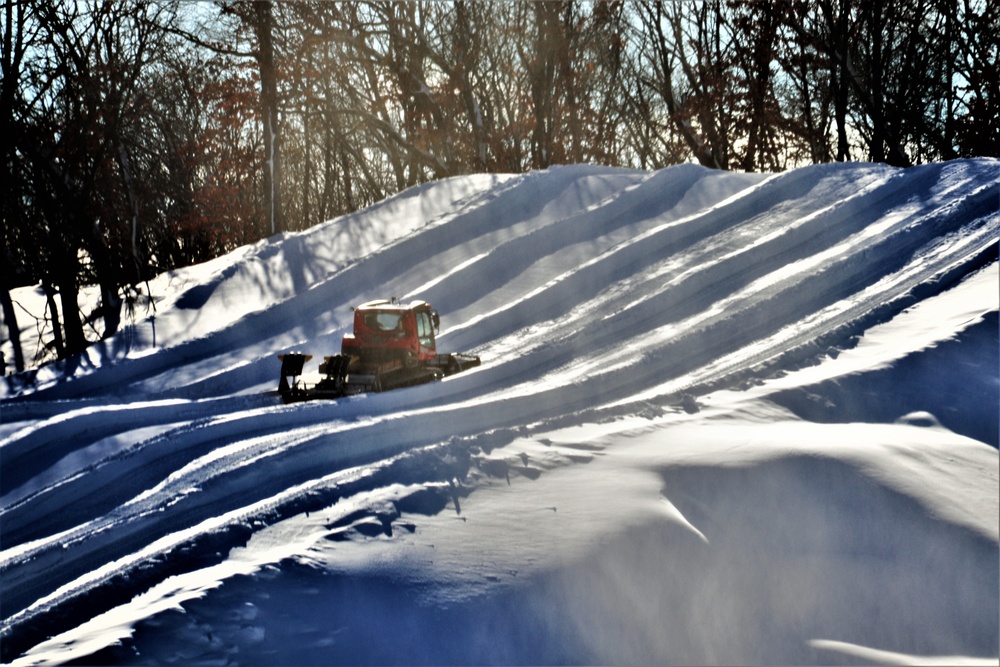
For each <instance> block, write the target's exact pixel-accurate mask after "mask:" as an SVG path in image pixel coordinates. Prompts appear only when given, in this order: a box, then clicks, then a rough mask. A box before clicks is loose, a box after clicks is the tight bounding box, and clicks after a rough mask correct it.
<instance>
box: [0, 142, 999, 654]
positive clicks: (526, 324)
mask: <svg viewBox="0 0 1000 667" xmlns="http://www.w3.org/2000/svg"><path fill="white" fill-rule="evenodd" d="M998 232H1000V162H998V161H996V160H976V161H957V162H951V163H942V164H932V165H926V166H921V167H915V168H911V169H907V170H898V169H893V168H889V167H886V166H884V165H869V164H838V165H823V166H815V167H808V168H803V169H798V170H795V171H791V172H787V173H783V174H778V175H750V174H731V173H719V172H713V171H708V170H705V169H702V168H700V167H696V166H693V165H682V166H677V167H672V168H669V169H665V170H662V171H658V172H653V173H648V172H638V171H626V170H616V169H608V168H600V167H587V166H573V167H560V168H553V169H550V170H547V171H544V172H535V173H530V174H525V175H516V176H515V175H506V176H477V177H463V178H456V179H450V180H446V181H440V182H436V183H432V184H427V185H424V186H420V187H419V188H415V189H413V190H409V191H407V192H404V193H402V194H400V195H398V196H396V197H393V198H391V199H389V200H387V201H385V202H382V203H381V204H378V205H376V206H373V207H371V208H369V209H367V210H365V211H361V212H359V213H356V214H353V215H351V216H347V217H345V218H342V219H338V220H334V221H331V222H329V223H326V224H324V225H320V226H318V227H316V228H313V229H311V230H309V231H307V232H303V233H299V234H288V235H284V236H281V237H276V238H273V239H270V240H269V241H266V242H262V243H260V244H257V245H255V246H251V247H248V248H244V249H241V250H240V251H238V252H236V253H233V254H232V255H230V256H227V257H223V258H220V259H218V260H215V261H213V262H210V263H208V264H206V265H203V266H201V267H192V268H191V269H187V270H184V271H178V272H175V273H174V274H171V275H165V276H161V277H160V278H158V279H157V280H155V281H152V283H151V285H150V293H151V294H152V296H153V297H154V299H156V300H157V305H156V310H155V312H153V311H149V312H148V313H147V314H146V316H145V317H144V318H142V319H138V320H137V321H135V322H133V323H131V324H130V325H129V326H128V327H127V328H126V329H125V330H123V331H122V332H120V333H119V334H118V335H117V336H115V337H113V338H111V339H109V340H107V341H105V342H104V343H102V344H100V345H96V346H94V347H93V348H92V349H91V350H90V351H89V352H88V353H87V355H85V356H84V357H82V358H80V359H77V360H74V361H73V362H71V363H65V364H62V365H59V366H50V367H44V368H41V369H38V370H37V371H33V372H31V373H28V374H22V375H21V376H15V377H8V378H6V383H5V384H3V385H0V392H2V397H3V403H2V404H0V410H2V425H0V437H2V438H3V440H2V441H0V464H2V465H0V530H2V533H0V538H2V552H0V586H2V603H0V604H2V608H0V616H2V625H0V641H2V645H0V651H2V658H3V660H4V661H5V662H13V663H14V664H53V663H56V664H58V663H64V662H66V661H67V660H71V659H82V660H83V662H85V663H86V662H96V663H101V664H107V663H143V664H148V663H150V662H152V663H164V662H166V663H171V664H173V663H176V662H182V663H205V662H211V663H213V664H219V663H223V664H225V663H227V662H244V663H254V664H291V663H294V664H332V663H353V664H362V663H389V662H406V663H436V664H441V663H465V664H468V663H550V662H575V663H616V664H618V663H643V664H648V663H685V664H719V663H764V664H767V663H779V662H781V663H796V664H807V663H850V664H853V663H855V662H858V661H861V662H866V663H887V664H893V663H914V662H942V663H954V662H960V661H961V662H972V663H977V662H984V663H990V664H996V663H997V661H998V655H1000V650H998V630H997V626H998V623H997V619H998V617H1000V610H998V595H1000V581H998V542H1000V536H998V532H1000V529H998V523H1000V508H998V505H1000V491H998V488H1000V487H998V484H1000V481H998V476H1000V475H998V455H997V449H996V446H997V440H998V436H997V430H998V424H997V422H998V417H997V405H998V402H1000V386H998V385H1000V382H998V368H1000V362H998V336H997V326H998V325H997V314H998V310H1000V303H998V301H1000V296H998V258H997V255H998V237H1000V233H998ZM387 296H398V297H399V298H400V299H402V300H410V299H414V298H421V299H425V300H427V301H430V302H431V303H432V304H433V305H434V306H435V307H436V308H437V309H438V310H439V311H440V312H441V317H442V330H441V334H440V336H439V339H438V346H439V349H442V350H446V351H469V352H475V353H476V354H479V355H480V356H481V357H482V358H483V360H484V363H483V365H482V366H481V367H479V368H477V369H473V370H471V371H468V372H466V373H462V374H459V375H457V376H453V377H451V378H448V379H446V380H444V381H442V382H440V383H434V384H431V385H424V386H421V387H415V388H411V389H406V390H399V391H396V392H390V393H385V394H374V395H368V396H359V397H353V398H350V399H345V400H341V401H336V402H316V403H309V404H300V405H293V406H284V405H281V404H280V401H278V400H277V399H276V397H275V395H274V392H273V390H274V387H275V383H276V381H277V378H276V375H277V371H278V368H279V365H278V361H277V360H276V359H275V355H276V354H277V353H279V352H282V351H285V350H289V349H303V350H307V351H310V352H312V353H314V354H315V355H317V356H318V355H321V354H329V353H334V352H337V351H339V341H340V338H341V336H342V335H343V334H344V333H345V332H346V331H348V330H349V327H350V325H351V310H350V307H351V305H357V304H358V303H361V302H363V301H366V300H369V299H372V298H383V297H387ZM15 298H18V299H21V300H22V301H24V302H28V301H30V299H31V298H32V294H31V293H30V290H29V291H25V292H24V293H22V294H20V295H16V297H15ZM178 610H181V611H183V613H178Z"/></svg>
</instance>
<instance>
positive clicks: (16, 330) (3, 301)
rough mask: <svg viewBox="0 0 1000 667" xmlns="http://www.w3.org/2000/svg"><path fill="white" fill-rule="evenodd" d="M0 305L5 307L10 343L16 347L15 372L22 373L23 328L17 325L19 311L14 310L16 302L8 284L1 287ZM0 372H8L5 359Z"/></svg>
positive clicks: (4, 373)
mask: <svg viewBox="0 0 1000 667" xmlns="http://www.w3.org/2000/svg"><path fill="white" fill-rule="evenodd" d="M0 306H2V307H3V322H4V324H5V325H6V326H7V336H8V337H9V338H10V344H11V346H12V347H13V348H14V372H15V373H20V372H21V371H23V370H24V351H23V350H22V349H21V329H20V327H18V326H17V312H15V310H14V302H13V301H12V300H11V298H10V290H9V289H8V288H7V286H6V285H4V286H3V287H0ZM0 373H2V374H3V375H6V374H7V363H6V360H5V361H4V365H3V368H0Z"/></svg>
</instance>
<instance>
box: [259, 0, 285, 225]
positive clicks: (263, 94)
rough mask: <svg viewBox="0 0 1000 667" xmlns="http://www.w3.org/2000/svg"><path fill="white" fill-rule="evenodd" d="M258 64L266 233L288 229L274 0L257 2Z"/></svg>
mask: <svg viewBox="0 0 1000 667" xmlns="http://www.w3.org/2000/svg"><path fill="white" fill-rule="evenodd" d="M254 10H255V12H256V15H255V19H256V21H255V26H254V27H255V29H256V33H257V48H258V51H257V65H258V67H259V68H260V106H261V120H262V123H263V127H264V179H263V180H264V219H265V228H266V230H267V231H266V232H265V233H266V234H269V235H274V234H277V233H279V232H283V231H284V230H285V226H284V223H283V221H282V219H281V160H280V148H279V147H280V143H281V142H280V135H279V122H278V82H277V72H276V70H275V65H274V41H273V39H272V30H273V18H272V3H271V0H262V1H260V2H256V3H254Z"/></svg>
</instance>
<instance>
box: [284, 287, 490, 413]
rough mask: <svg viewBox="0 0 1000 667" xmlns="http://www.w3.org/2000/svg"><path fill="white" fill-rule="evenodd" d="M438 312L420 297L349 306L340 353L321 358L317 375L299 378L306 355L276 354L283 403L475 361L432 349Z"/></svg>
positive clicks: (390, 385)
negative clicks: (350, 319) (350, 326)
mask: <svg viewBox="0 0 1000 667" xmlns="http://www.w3.org/2000/svg"><path fill="white" fill-rule="evenodd" d="M439 328H440V318H439V317H438V314H437V312H436V311H435V310H433V309H432V308H431V305H430V304H429V303H427V302H426V301H414V302H412V303H410V304H407V305H402V304H398V303H396V300H395V299H393V300H392V301H385V300H382V301H369V302H368V303H365V304H362V305H361V306H358V307H357V308H355V309H354V333H349V334H344V338H343V341H342V342H341V347H340V354H336V355H333V356H327V357H324V358H323V363H321V364H320V365H319V373H320V379H319V380H318V381H316V382H313V383H312V384H310V383H308V382H306V381H305V380H304V379H303V374H302V369H303V367H304V366H305V362H307V361H309V360H310V359H312V355H309V354H302V353H300V352H289V353H286V354H279V355H278V358H279V359H281V377H280V379H279V380H278V393H279V394H280V395H281V398H282V399H283V400H284V401H285V403H292V402H295V401H309V400H312V399H317V398H340V397H342V396H348V395H351V394H360V393H363V392H376V391H388V390H390V389H398V388H400V387H411V386H413V385H418V384H423V383H425V382H430V381H432V380H440V379H441V378H443V377H445V376H446V375H453V374H455V373H459V372H461V371H464V370H466V369H468V368H472V367H474V366H478V365H479V357H477V356H474V355H471V354H461V353H452V354H438V352H437V344H436V342H435V340H434V333H435V331H437V330H438V329H439Z"/></svg>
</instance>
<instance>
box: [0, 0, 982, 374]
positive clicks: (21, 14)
mask: <svg viewBox="0 0 1000 667" xmlns="http://www.w3.org/2000/svg"><path fill="white" fill-rule="evenodd" d="M0 21H2V34H3V44H2V63H0V64H2V76H3V79H2V82H0V141H2V142H3V163H4V170H5V171H4V181H3V182H4V187H3V200H2V204H0V206H2V215H3V235H4V252H5V256H4V261H3V267H4V268H3V285H2V289H0V302H2V306H3V319H4V323H5V325H6V330H7V331H6V335H7V338H8V339H9V340H10V341H12V342H13V343H15V344H14V353H15V354H14V356H15V359H14V360H12V361H13V366H14V367H15V368H16V369H17V370H22V369H24V368H25V367H27V366H31V365H34V364H37V363H39V362H41V361H45V360H47V359H55V358H65V357H68V356H71V355H74V354H76V353H78V352H80V351H81V350H82V349H84V347H85V346H86V345H88V344H89V343H90V342H91V341H93V340H96V339H98V338H101V337H106V336H109V335H111V334H113V333H114V332H116V331H117V330H118V329H119V328H120V327H121V326H123V324H122V323H123V318H125V319H127V318H129V317H131V316H133V314H134V311H135V309H136V308H153V307H155V306H154V301H153V299H152V295H150V294H148V288H147V287H146V286H145V285H146V281H147V280H148V279H149V278H151V277H152V276H154V275H156V274H158V273H161V272H163V271H167V270H171V269H175V268H178V267H183V266H186V265H190V264H193V263H197V262H201V261H205V260H207V259H211V258H213V257H216V256H219V255H221V254H224V253H226V252H228V251H231V250H233V249H234V248H236V247H239V246H241V245H244V244H247V243H251V242H254V241H257V240H260V239H263V238H266V237H268V236H271V235H273V234H276V233H280V232H285V231H291V230H298V229H303V228H306V227H308V226H310V225H313V224H316V223H318V222H320V221H323V220H326V219H329V218H331V217H334V216H336V215H339V214H342V213H346V212H349V211H353V210H356V209H358V208H360V207H363V206H366V205H368V204H371V203H373V202H376V201H378V200H380V199H382V198H384V197H386V196H387V195H390V194H392V193H395V192H398V191H400V190H402V189H404V188H407V187H409V186H412V185H415V184H417V183H421V182H425V181H428V180H431V179H439V178H445V177H449V176H454V175H460V174H468V173H477V172H524V171H528V170H532V169H544V168H546V167H548V166H550V165H554V164H561V163H596V164H604V165H612V166H627V167H635V168H641V169H656V168H660V167H663V166H666V165H670V164H676V163H680V162H685V161H697V162H698V163H700V164H702V165H704V166H706V167H710V168H713V169H730V170H743V171H781V170H784V169H788V168H790V167H794V166H799V165H803V164H813V163H820V162H828V161H837V160H870V161H878V162H886V163H889V164H892V165H896V166H900V167H905V166H909V165H912V164H916V163H922V162H929V161H937V160H947V159H952V158H958V157H971V156H984V155H985V156H1000V53H998V51H1000V46H998V42H1000V37H998V32H997V26H998V25H1000V2H998V0H630V1H624V2H623V1H621V0H593V1H589V2H582V1H580V0H534V1H531V0H521V1H519V2H508V1H506V0H495V1H491V0H474V1H472V0H452V1H449V2H439V1H436V0H422V1H418V0H411V1H396V0H355V1H346V0H345V1H343V2H287V3H285V2H273V1H270V0H261V1H257V2H251V1H248V0H216V1H215V2H213V3H208V2H202V3H187V2H176V1H173V2H171V1H166V0H164V1H153V0H115V1H113V2H112V1H104V0H55V1H54V0H4V1H3V4H2V9H0ZM22 285H38V286H39V288H40V289H41V290H42V291H43V292H44V294H45V297H46V302H47V304H48V307H47V309H46V313H45V315H44V316H42V318H41V319H42V320H44V321H41V322H39V321H36V320H38V319H39V316H38V315H37V314H35V315H32V316H30V317H28V316H27V315H26V313H25V312H24V311H23V310H21V311H19V310H18V304H16V303H15V302H14V301H13V300H12V298H11V292H10V290H11V289H13V288H14V287H17V286H22ZM84 285H93V286H96V288H97V289H99V292H100V300H99V305H98V306H97V308H96V309H94V310H93V311H87V310H85V309H84V308H83V307H82V306H81V305H80V298H79V294H80V290H81V288H82V287H83V286H84ZM26 318H28V319H30V320H31V321H30V322H29V323H27V324H25V319H26ZM21 326H32V327H36V328H39V330H44V331H46V332H48V333H47V334H46V340H45V345H44V346H43V352H44V358H42V359H34V360H25V359H24V358H23V354H21V351H20V347H19V345H17V344H16V341H18V340H19V330H20V327H21Z"/></svg>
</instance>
